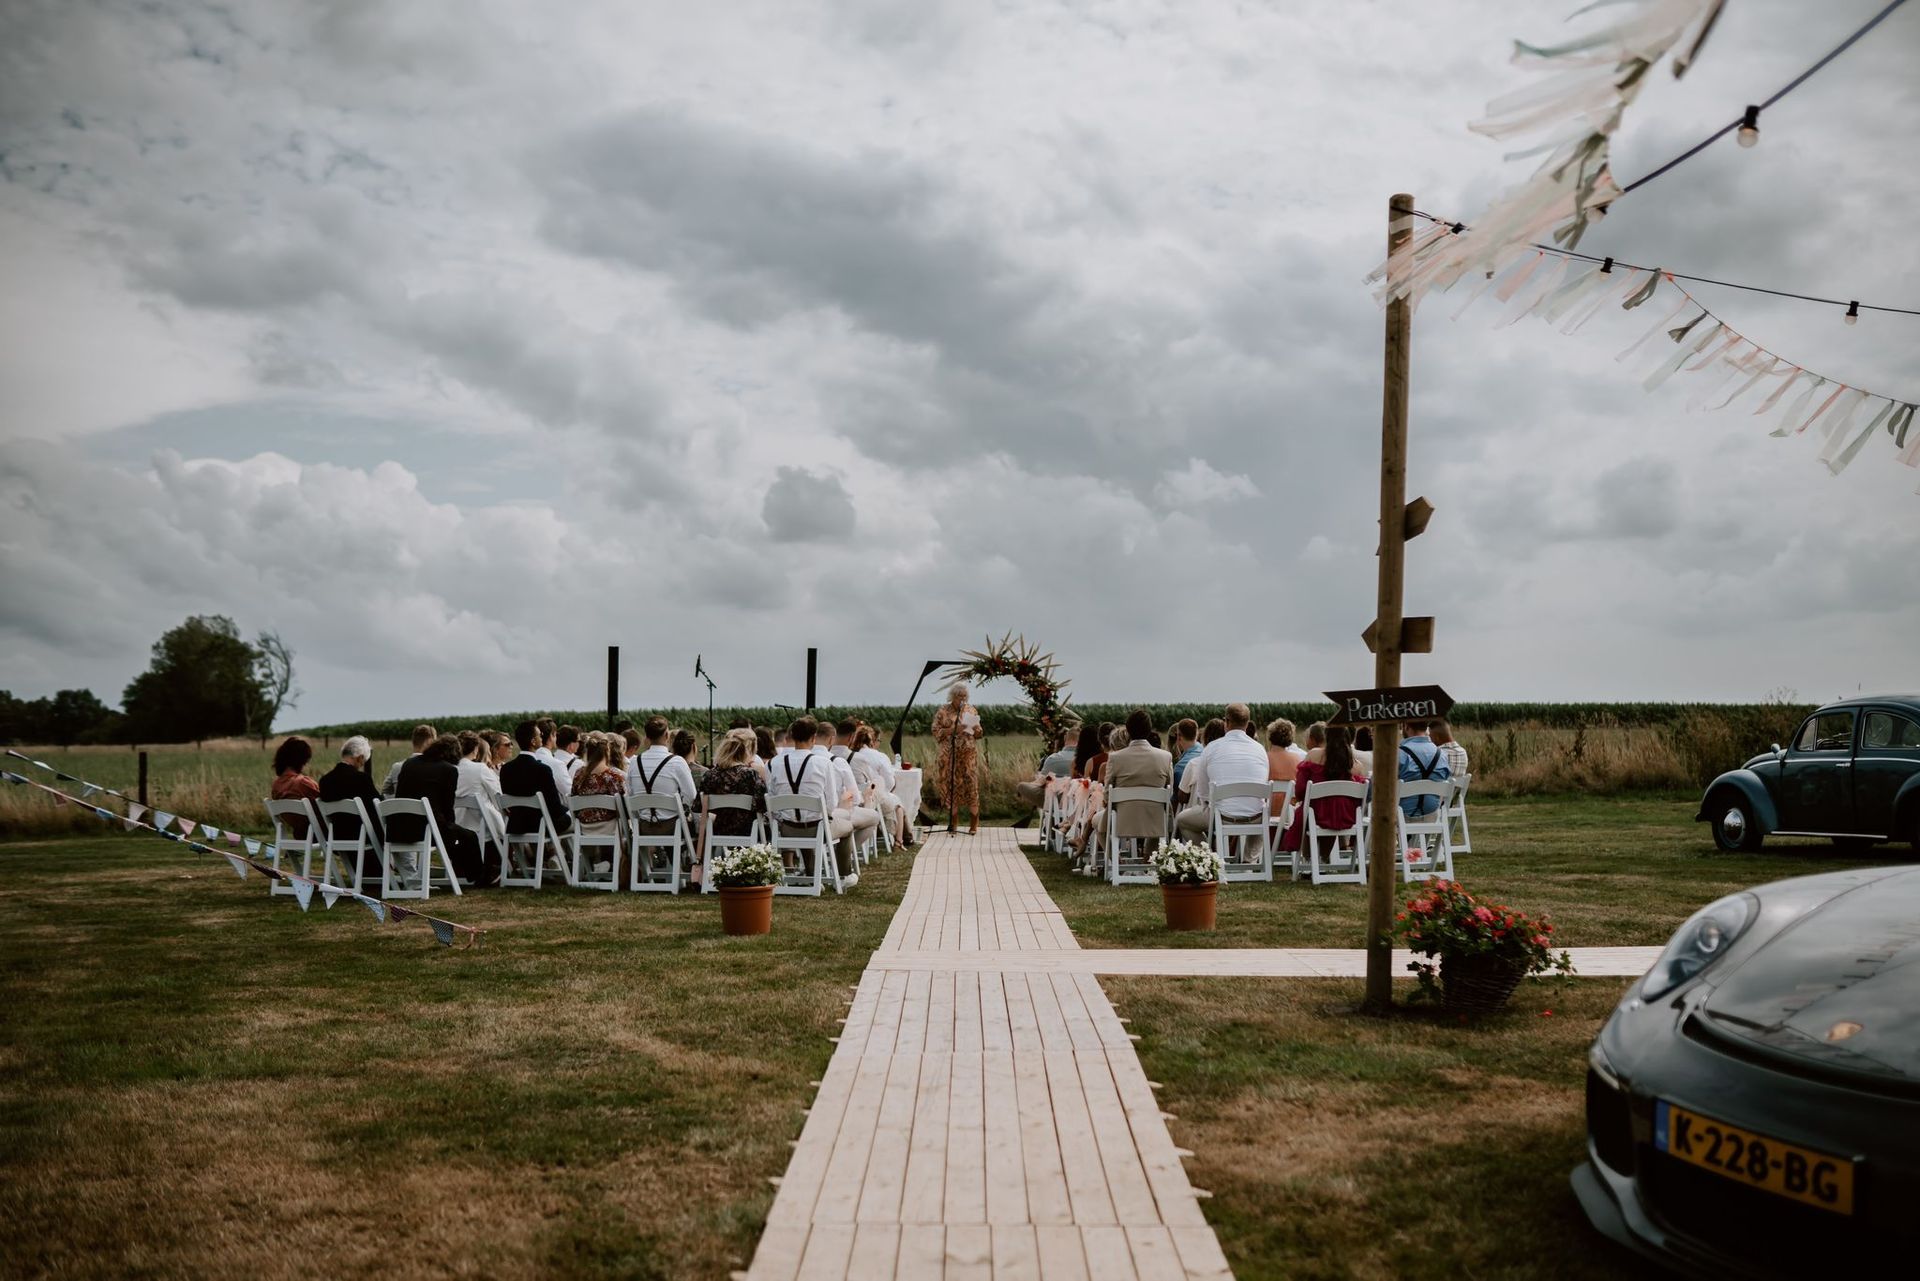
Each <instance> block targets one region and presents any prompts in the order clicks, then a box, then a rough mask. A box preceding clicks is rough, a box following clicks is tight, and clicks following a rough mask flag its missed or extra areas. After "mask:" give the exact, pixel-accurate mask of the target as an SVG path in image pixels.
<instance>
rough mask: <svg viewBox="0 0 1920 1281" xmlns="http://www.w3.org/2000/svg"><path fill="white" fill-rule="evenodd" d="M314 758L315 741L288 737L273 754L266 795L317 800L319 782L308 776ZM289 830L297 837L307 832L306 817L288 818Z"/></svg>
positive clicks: (278, 798) (274, 797) (293, 799)
mask: <svg viewBox="0 0 1920 1281" xmlns="http://www.w3.org/2000/svg"><path fill="white" fill-rule="evenodd" d="M312 759H313V744H312V743H309V742H308V741H307V740H306V739H304V738H289V739H288V740H287V741H286V742H284V743H282V744H280V746H279V748H278V749H277V750H276V751H275V752H274V754H273V786H272V787H270V788H269V789H268V790H267V795H268V796H270V797H272V798H273V799H274V800H276V801H317V800H319V799H320V784H319V783H317V782H315V781H314V780H313V779H312V778H310V777H308V775H307V762H308V761H310V760H312ZM286 824H287V831H289V832H291V833H292V834H293V835H294V836H296V837H304V836H305V835H306V834H307V820H306V819H304V818H297V817H289V818H288V819H287V820H286Z"/></svg>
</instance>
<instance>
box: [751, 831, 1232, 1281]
mask: <svg viewBox="0 0 1920 1281" xmlns="http://www.w3.org/2000/svg"><path fill="white" fill-rule="evenodd" d="M1077 950H1078V945H1077V944H1076V943H1075V942H1074V939H1073V934H1072V932H1071V931H1070V930H1068V929H1067V926H1066V923H1065V922H1064V921H1063V920H1061V917H1060V910H1059V908H1057V907H1056V906H1054V903H1053V900H1052V899H1051V898H1049V897H1048V896H1047V893H1046V891H1045V890H1044V889H1043V888H1041V885H1040V881H1039V878H1038V877H1036V876H1035V875H1034V873H1033V869H1032V868H1031V867H1030V866H1029V865H1028V863H1027V859H1026V856H1025V855H1024V854H1023V853H1022V852H1021V850H1020V847H1019V845H1018V844H1017V843H1016V838H1015V834H1014V832H1013V831H1012V830H1011V829H1008V828H989V829H986V830H984V831H983V832H981V834H980V835H979V836H976V837H965V836H960V837H947V836H945V835H934V836H931V837H929V838H928V840H927V843H926V845H925V847H924V848H923V849H922V850H921V851H920V853H919V854H918V855H917V856H916V858H915V860H914V865H913V875H912V877H911V878H910V880H909V882H908V885H907V892H906V897H905V900H904V901H903V902H902V903H901V904H900V909H899V911H898V912H897V913H896V914H895V916H894V919H893V923H892V926H891V927H890V928H889V929H888V931H887V937H886V940H885V941H884V942H883V943H882V944H881V947H880V950H879V951H878V952H876V953H875V954H874V958H873V962H872V963H871V964H870V965H869V967H868V969H867V971H866V973H865V974H864V975H863V976H862V977H861V980H860V985H859V987H858V988H857V989H855V992H854V998H853V1004H852V1007H851V1008H850V1009H849V1010H848V1012H847V1022H846V1027H845V1029H844V1030H843V1031H842V1033H841V1035H840V1039H839V1045H838V1048H836V1049H835V1051H834V1054H833V1058H832V1060H831V1061H830V1062H829V1063H828V1065H827V1071H826V1075H825V1077H824V1078H823V1079H822V1080H821V1083H820V1089H819V1093H818V1094H817V1095H816V1096H815V1098H814V1101H813V1107H812V1108H811V1109H810V1110H809V1112H808V1114H807V1123H806V1126H805V1128H804V1129H803V1130H802V1131H801V1134H800V1141H799V1144H798V1145H797V1146H796V1147H795V1149H794V1153H793V1160H792V1162H791V1163H790V1164H789V1165H788V1167H787V1172H786V1175H785V1176H784V1177H783V1178H782V1180H781V1182H780V1191H779V1193H778V1195H776V1196H775V1198H774V1202H773V1208H772V1210H771V1211H769V1213H768V1215H767V1228H766V1232H765V1233H764V1234H763V1235H762V1236H761V1239H760V1246H759V1249H758V1250H757V1251H756V1253H755V1254H754V1257H753V1265H752V1267H751V1269H749V1271H748V1272H747V1274H746V1275H747V1276H748V1277H750V1278H753V1281H763V1279H764V1281H797V1279H799V1278H808V1279H812V1278H826V1277H835V1278H840V1277H848V1278H868V1277H910V1278H922V1277H928V1278H943V1277H944V1278H949V1279H951V1281H958V1279H960V1278H981V1279H983V1281H984V1279H986V1278H1001V1279H1003V1281H1009V1279H1012V1278H1031V1279H1032V1281H1057V1279H1061V1278H1080V1279H1083V1281H1129V1279H1131V1278H1139V1279H1140V1281H1160V1279H1162V1278H1166V1279H1168V1281H1173V1279H1175V1278H1182V1279H1184V1278H1209V1279H1212V1278H1226V1277H1230V1276H1231V1275H1232V1273H1231V1272H1230V1270H1229V1269H1228V1267H1227V1261H1226V1257H1225V1256H1224V1255H1223V1254H1222V1253H1221V1252H1220V1243H1219V1241H1218V1240H1217V1239H1216V1238H1215V1236H1214V1234H1213V1229H1212V1228H1211V1227H1209V1226H1207V1221H1206V1219H1205V1218H1204V1217H1203V1216H1202V1215H1201V1213H1200V1207H1199V1204H1198V1201H1197V1200H1196V1197H1197V1196H1199V1195H1202V1194H1200V1193H1197V1192H1196V1191H1195V1190H1194V1188H1193V1187H1192V1186H1191V1185H1190V1184H1189V1183H1188V1182H1187V1175H1186V1171H1185V1170H1184V1169H1183V1168H1182V1167H1181V1164H1180V1157H1181V1155H1182V1154H1181V1152H1180V1150H1179V1149H1177V1148H1175V1147H1174V1145H1173V1139H1172V1137H1171V1136H1170V1135H1169V1134H1168V1133H1167V1126H1166V1121H1165V1119H1164V1118H1163V1116H1162V1115H1161V1112H1160V1107H1159V1104H1158V1102H1157V1101H1156V1100H1155V1098H1154V1094H1153V1089H1152V1086H1151V1085H1150V1084H1149V1083H1148V1081H1147V1078H1146V1074H1145V1072H1143V1071H1142V1070H1141V1067H1140V1059H1139V1056H1138V1055H1136V1054H1135V1053H1134V1051H1133V1043H1132V1041H1131V1040H1130V1039H1129V1037H1128V1034H1127V1030H1126V1028H1125V1026H1124V1025H1123V1024H1121V1022H1120V1020H1119V1019H1118V1017H1116V1016H1115V1014H1114V1012H1113V1006H1112V1005H1110V1004H1109V1003H1108V1001H1107V998H1106V995H1105V993H1103V992H1102V991H1101V990H1100V984H1099V981H1098V980H1097V979H1096V978H1095V977H1094V975H1093V974H1092V973H1091V972H1072V971H1068V970H1060V969H1055V970H1044V969H1035V970H1031V971H1030V970H1028V969H1024V968H1021V967H1020V966H1018V965H1014V964H986V965H983V964H980V963H979V962H980V961H981V960H982V959H983V958H986V957H996V958H1011V957H1014V956H1017V955H1018V954H1020V953H1028V952H1035V953H1050V954H1053V955H1056V956H1057V955H1059V954H1060V953H1062V952H1071V951H1077ZM909 955H910V956H912V957H913V958H915V959H914V964H913V967H912V968H910V969H893V968H888V967H887V960H888V958H889V957H891V956H909ZM943 959H944V960H946V961H950V963H946V964H943Z"/></svg>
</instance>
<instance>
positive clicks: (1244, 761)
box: [1174, 703, 1268, 840]
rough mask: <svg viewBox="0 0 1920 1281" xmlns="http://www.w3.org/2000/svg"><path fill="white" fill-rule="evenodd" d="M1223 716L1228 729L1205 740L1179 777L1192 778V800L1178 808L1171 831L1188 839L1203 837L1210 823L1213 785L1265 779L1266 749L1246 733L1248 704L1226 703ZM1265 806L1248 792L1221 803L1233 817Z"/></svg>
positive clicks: (1224, 811) (1250, 814)
mask: <svg viewBox="0 0 1920 1281" xmlns="http://www.w3.org/2000/svg"><path fill="white" fill-rule="evenodd" d="M1225 718H1226V722H1227V732H1226V733H1225V734H1223V735H1221V736H1220V737H1219V738H1217V739H1215V740H1214V741H1213V742H1211V743H1209V744H1207V748H1206V750H1205V751H1203V752H1201V753H1200V758H1199V759H1198V760H1196V761H1195V762H1194V763H1193V764H1192V765H1189V766H1188V767H1187V771H1186V774H1185V776H1184V778H1183V780H1182V781H1183V782H1184V781H1185V779H1194V786H1193V789H1192V791H1193V793H1194V797H1193V799H1194V803H1193V804H1192V805H1190V806H1188V807H1187V808H1186V809H1183V810H1181V811H1180V817H1179V818H1177V819H1175V820H1174V831H1175V834H1176V835H1178V836H1182V837H1185V838H1187V839H1189V840H1194V839H1204V838H1205V837H1206V834H1207V829H1208V827H1209V826H1210V824H1211V819H1210V814H1211V811H1212V808H1213V807H1212V803H1211V801H1210V799H1209V798H1210V794H1211V791H1212V789H1213V788H1216V787H1219V786H1222V785H1223V784H1226V783H1263V784H1264V783H1265V782H1266V781H1267V770H1268V762H1267V749H1266V748H1264V747H1262V746H1260V744H1258V743H1256V742H1254V741H1253V739H1252V738H1251V737H1249V736H1248V734H1247V724H1248V722H1249V721H1250V720H1251V719H1252V716H1251V713H1249V712H1248V710H1247V705H1246V704H1245V703H1229V704H1227V709H1226V712H1225ZM1196 774H1197V775H1198V777H1197V778H1195V775H1196ZM1266 808H1267V807H1266V806H1265V805H1264V804H1263V803H1261V802H1260V801H1259V800H1258V799H1256V798H1254V797H1250V796H1249V797H1235V798H1234V799H1233V800H1230V801H1222V802H1221V803H1220V812H1221V813H1222V814H1223V815H1225V816H1226V817H1227V818H1230V819H1235V820H1245V819H1251V818H1252V817H1253V816H1254V815H1256V814H1259V813H1262V812H1263V811H1265V809H1266Z"/></svg>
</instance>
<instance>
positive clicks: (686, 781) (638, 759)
mask: <svg viewBox="0 0 1920 1281" xmlns="http://www.w3.org/2000/svg"><path fill="white" fill-rule="evenodd" d="M641 733H642V734H643V735H644V736H645V738H646V740H647V745H646V747H645V749H644V750H642V751H641V753H640V754H639V755H638V756H635V757H631V758H629V759H628V761H627V795H629V796H645V795H648V794H652V795H655V796H668V795H672V796H677V797H679V798H680V808H681V809H682V810H691V809H692V808H693V807H694V805H695V803H696V802H697V800H698V797H699V793H698V792H697V791H696V790H695V789H694V786H693V771H692V770H690V769H688V768H687V763H686V762H685V761H684V760H681V759H680V758H679V757H678V756H675V755H674V754H673V749H672V747H671V746H670V742H669V740H670V739H671V737H672V734H673V727H672V726H671V725H669V724H668V723H667V718H666V717H664V716H649V717H647V720H646V724H644V725H642V726H641ZM677 817H678V816H677V815H675V814H673V813H671V812H669V811H667V810H660V809H648V810H645V811H643V812H642V813H641V814H640V816H639V824H640V833H641V835H643V836H666V835H669V834H670V833H672V831H673V825H674V821H675V819H676V818H677Z"/></svg>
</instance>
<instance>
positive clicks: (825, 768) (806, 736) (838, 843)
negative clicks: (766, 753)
mask: <svg viewBox="0 0 1920 1281" xmlns="http://www.w3.org/2000/svg"><path fill="white" fill-rule="evenodd" d="M788 733H789V734H790V736H791V737H792V739H793V746H792V747H790V748H787V749H786V750H784V751H781V752H779V753H778V754H776V755H775V756H774V758H773V760H772V761H770V762H768V764H767V795H769V796H812V797H816V798H818V800H819V801H820V803H821V805H823V806H824V807H825V808H826V812H827V813H828V815H830V817H829V819H828V822H827V834H828V835H829V836H830V837H831V838H832V840H833V858H834V862H835V863H836V864H838V866H839V868H840V880H841V883H842V884H843V885H849V886H851V885H853V884H854V883H855V882H857V881H858V880H859V879H860V878H859V876H858V875H857V874H856V873H855V872H854V870H853V817H852V813H851V809H850V806H851V803H852V801H851V798H847V797H843V796H842V794H841V788H840V777H839V774H838V772H837V771H836V770H835V769H834V764H835V762H834V759H833V757H832V756H830V755H828V754H827V752H825V751H824V750H822V749H821V748H820V746H819V744H818V743H817V742H816V741H815V740H816V738H817V737H818V735H819V724H818V722H816V721H815V720H814V719H813V717H811V716H802V717H800V718H799V719H798V720H796V721H794V723H793V724H792V726H790V727H789V729H788ZM784 830H785V832H786V834H787V835H789V836H800V835H803V834H804V833H805V831H806V829H805V827H803V826H798V825H795V824H791V823H788V824H785V825H784Z"/></svg>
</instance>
